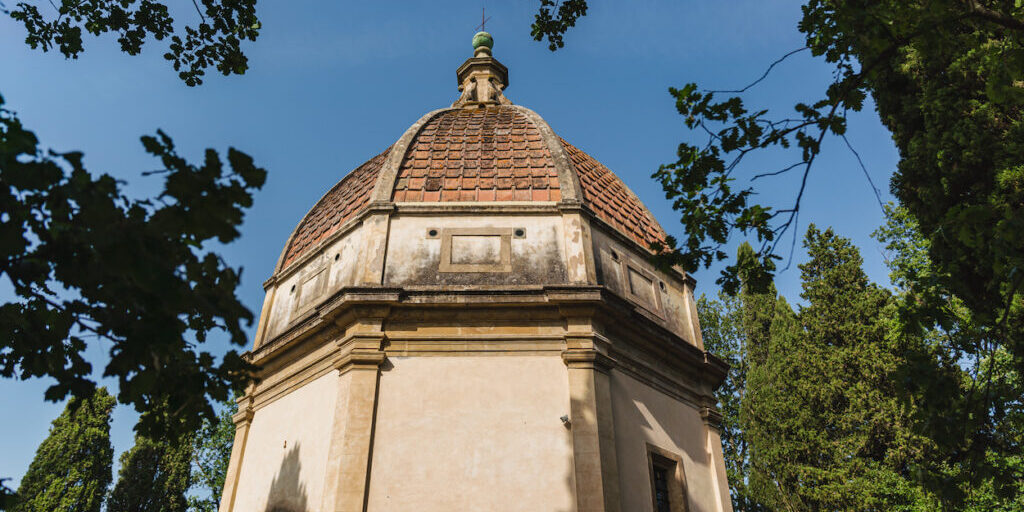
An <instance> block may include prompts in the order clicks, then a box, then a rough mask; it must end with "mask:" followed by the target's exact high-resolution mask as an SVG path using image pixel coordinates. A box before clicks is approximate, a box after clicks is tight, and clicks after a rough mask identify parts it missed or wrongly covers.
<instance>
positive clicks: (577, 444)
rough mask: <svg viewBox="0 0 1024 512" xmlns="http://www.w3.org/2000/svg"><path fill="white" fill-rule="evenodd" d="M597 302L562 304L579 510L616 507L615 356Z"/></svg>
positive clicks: (604, 511)
mask: <svg viewBox="0 0 1024 512" xmlns="http://www.w3.org/2000/svg"><path fill="white" fill-rule="evenodd" d="M594 311H595V310H594V309H593V308H589V307H572V308H562V316H563V317H565V320H566V334H565V337H566V347H567V349H566V350H565V352H562V361H563V362H565V366H566V367H567V371H568V376H569V401H570V405H569V425H570V428H571V429H572V448H573V468H574V472H575V481H576V510H577V512H618V511H619V509H620V506H621V505H620V498H619V469H618V468H619V466H618V460H617V457H616V454H615V424H614V421H613V416H612V395H611V382H610V381H609V372H610V371H611V369H612V368H613V367H614V366H615V362H614V361H613V360H612V359H611V358H610V357H608V356H607V355H606V350H607V343H606V341H605V340H604V338H603V337H601V336H599V335H598V334H597V333H596V332H594V328H593V324H592V322H591V319H592V318H593V313H594Z"/></svg>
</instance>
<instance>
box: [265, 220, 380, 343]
mask: <svg viewBox="0 0 1024 512" xmlns="http://www.w3.org/2000/svg"><path fill="white" fill-rule="evenodd" d="M362 242H363V230H362V227H361V226H360V227H357V228H355V229H353V230H351V231H349V232H347V233H345V234H344V235H342V236H341V237H339V238H338V239H337V240H335V241H334V242H332V243H331V244H330V245H328V246H326V247H323V248H322V249H320V250H319V251H317V252H316V254H315V256H313V257H311V258H309V259H308V260H304V261H303V262H301V263H297V264H296V265H298V266H297V267H296V268H294V269H291V268H289V269H288V274H287V276H286V277H285V278H284V279H283V280H281V282H279V283H277V284H275V285H273V286H272V287H271V288H270V289H268V290H267V294H268V295H269V294H273V300H272V301H271V303H270V305H269V311H264V313H263V314H264V315H267V320H266V323H267V325H266V329H265V330H264V332H263V333H262V335H263V339H262V340H258V341H260V342H262V341H265V340H268V339H271V338H273V337H274V336H276V335H278V334H280V333H281V332H282V331H283V330H284V329H285V328H287V327H288V325H289V323H291V322H292V321H293V320H295V319H296V318H298V317H299V316H301V314H302V313H303V311H306V310H308V309H309V308H311V307H313V306H315V305H316V304H317V303H318V302H319V301H321V300H323V299H324V297H327V296H328V295H330V294H331V293H333V292H334V291H336V290H338V289H339V288H341V287H343V286H349V285H352V284H355V282H356V271H357V269H358V263H359V260H360V258H362V257H364V256H363V255H361V254H360V250H359V249H360V246H361V244H362Z"/></svg>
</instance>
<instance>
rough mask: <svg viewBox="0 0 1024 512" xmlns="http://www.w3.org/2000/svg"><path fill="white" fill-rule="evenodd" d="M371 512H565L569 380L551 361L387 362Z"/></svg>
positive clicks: (569, 497)
mask: <svg viewBox="0 0 1024 512" xmlns="http://www.w3.org/2000/svg"><path fill="white" fill-rule="evenodd" d="M389 361H390V362H391V364H392V365H393V366H391V367H390V368H389V369H387V370H386V371H384V372H383V373H382V375H381V379H380V391H379V393H380V394H379V402H378V406H377V427H376V432H375V436H374V447H373V464H372V474H371V476H370V491H369V507H368V510H370V511H391V510H415V511H424V512H426V511H451V510H487V511H551V512H556V511H571V510H574V509H575V505H574V498H573V480H572V478H573V476H572V474H573V471H572V451H571V444H572V439H571V434H570V432H569V430H568V429H566V428H565V427H564V426H563V425H562V422H561V421H560V420H559V417H561V416H562V415H563V414H568V413H569V393H568V379H567V374H566V368H565V365H564V364H563V363H562V360H561V359H560V358H559V357H558V356H557V355H548V356H498V357H483V356H481V357H477V356H462V357H391V358H389Z"/></svg>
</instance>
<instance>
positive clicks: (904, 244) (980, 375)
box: [874, 206, 1024, 510]
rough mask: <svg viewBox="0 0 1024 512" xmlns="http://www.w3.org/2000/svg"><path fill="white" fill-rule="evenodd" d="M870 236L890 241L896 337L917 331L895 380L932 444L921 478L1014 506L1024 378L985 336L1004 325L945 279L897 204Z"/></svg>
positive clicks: (984, 506)
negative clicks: (986, 319) (986, 317)
mask: <svg viewBox="0 0 1024 512" xmlns="http://www.w3.org/2000/svg"><path fill="white" fill-rule="evenodd" d="M887 214H888V219H887V222H886V224H885V225H884V226H882V227H881V228H879V229H878V230H877V231H876V232H875V233H874V236H875V237H876V238H877V239H878V240H879V241H880V242H882V243H884V244H886V249H887V250H888V251H889V259H888V263H889V267H890V269H891V270H892V272H891V274H890V276H891V279H892V281H893V282H894V283H895V284H896V286H897V288H898V292H899V293H898V295H897V304H898V312H897V314H896V315H895V320H896V323H895V324H896V326H897V327H898V329H897V330H896V332H895V333H894V334H895V335H896V336H898V338H899V339H901V340H914V339H924V340H925V343H926V346H924V347H921V350H918V351H908V352H907V353H906V354H907V362H906V368H905V370H904V371H903V372H902V373H903V374H902V376H901V377H900V379H899V381H900V382H901V384H902V388H903V390H902V391H903V394H904V395H905V396H906V397H907V400H914V401H915V402H916V403H917V404H918V407H917V412H918V420H919V422H920V423H921V427H922V429H923V431H924V432H926V433H927V434H928V435H929V436H930V437H931V438H932V439H934V440H935V442H936V443H937V444H938V445H939V447H940V450H941V453H943V454H944V455H945V456H944V457H942V458H941V459H938V460H934V461H929V463H928V464H927V466H926V468H925V469H926V470H925V471H922V476H923V477H924V480H925V481H926V482H927V483H928V484H929V486H930V487H931V488H932V489H934V490H935V491H936V492H937V493H939V495H940V496H941V497H942V499H943V500H944V501H946V502H947V503H951V504H954V505H955V506H958V507H963V508H965V509H967V510H1016V509H1020V508H1021V501H1020V500H1021V497H1022V496H1024V465H1022V463H1024V458H1022V454H1024V402H1022V400H1024V397H1022V394H1021V389H1024V382H1022V381H1021V379H1020V371H1019V370H1018V368H1017V367H1016V366H1015V363H1014V360H1013V358H1012V357H1011V356H1010V355H1009V353H1008V352H1007V350H1006V349H1004V348H994V347H998V346H999V345H1001V344H1002V343H1000V342H999V340H996V339H993V338H994V337H998V336H1002V335H1005V331H1002V330H1000V329H998V328H992V326H986V325H984V324H982V323H979V322H980V318H979V317H978V316H976V315H972V314H971V312H970V311H969V310H968V309H967V308H966V307H965V305H964V302H963V301H962V300H960V298H959V297H957V296H955V295H953V294H952V293H950V292H949V291H948V290H947V289H946V288H945V287H944V282H946V281H947V279H946V276H943V275H942V272H941V271H940V270H938V268H937V266H936V265H935V264H934V263H933V262H932V261H931V258H930V257H929V243H928V241H927V240H925V238H924V237H923V236H922V235H921V234H920V232H919V231H918V227H917V223H916V222H915V221H914V220H913V218H911V217H910V215H909V214H908V213H907V211H906V210H905V209H903V208H896V207H892V206H889V207H887Z"/></svg>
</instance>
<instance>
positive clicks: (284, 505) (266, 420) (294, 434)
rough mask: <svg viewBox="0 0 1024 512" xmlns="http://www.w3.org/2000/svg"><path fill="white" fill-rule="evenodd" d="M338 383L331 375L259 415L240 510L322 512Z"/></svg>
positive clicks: (240, 489) (242, 481)
mask: <svg viewBox="0 0 1024 512" xmlns="http://www.w3.org/2000/svg"><path fill="white" fill-rule="evenodd" d="M338 381H339V379H338V376H337V372H330V373H328V374H326V375H324V376H322V377H320V378H318V379H316V380H314V381H312V382H310V383H308V384H306V385H305V386H302V387H301V388H298V389H297V390H295V391H293V392H291V393H289V394H287V395H285V396H283V397H281V398H280V399H278V400H276V401H274V402H272V403H270V404H268V405H267V406H266V407H262V408H260V409H258V410H257V411H256V413H255V415H254V416H253V420H252V426H251V427H250V430H249V438H248V441H247V443H246V449H245V454H244V456H243V459H242V468H241V473H240V474H239V483H238V493H237V501H236V503H235V507H234V510H236V511H246V512H306V511H313V510H317V509H318V508H319V504H320V499H321V492H322V490H323V483H324V474H325V466H326V463H327V452H328V447H329V441H330V438H331V431H332V427H333V421H334V402H335V398H336V397H337V394H338V387H339V384H338Z"/></svg>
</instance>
